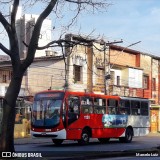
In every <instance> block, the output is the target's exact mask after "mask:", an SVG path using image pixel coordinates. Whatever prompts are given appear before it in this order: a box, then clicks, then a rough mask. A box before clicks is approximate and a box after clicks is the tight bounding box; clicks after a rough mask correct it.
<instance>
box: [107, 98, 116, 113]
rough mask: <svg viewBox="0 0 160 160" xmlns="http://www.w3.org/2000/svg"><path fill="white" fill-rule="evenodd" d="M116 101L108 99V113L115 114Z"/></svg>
mask: <svg viewBox="0 0 160 160" xmlns="http://www.w3.org/2000/svg"><path fill="white" fill-rule="evenodd" d="M117 106H118V101H117V100H115V99H108V113H109V114H116V113H117Z"/></svg>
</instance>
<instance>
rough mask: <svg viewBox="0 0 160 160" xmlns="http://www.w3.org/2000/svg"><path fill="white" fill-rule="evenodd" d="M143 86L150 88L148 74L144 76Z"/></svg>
mask: <svg viewBox="0 0 160 160" xmlns="http://www.w3.org/2000/svg"><path fill="white" fill-rule="evenodd" d="M143 88H144V89H149V76H147V75H144V76H143Z"/></svg>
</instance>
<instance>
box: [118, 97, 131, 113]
mask: <svg viewBox="0 0 160 160" xmlns="http://www.w3.org/2000/svg"><path fill="white" fill-rule="evenodd" d="M119 114H127V115H129V114H130V101H129V100H121V101H120V104H119Z"/></svg>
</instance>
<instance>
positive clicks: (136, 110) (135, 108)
mask: <svg viewBox="0 0 160 160" xmlns="http://www.w3.org/2000/svg"><path fill="white" fill-rule="evenodd" d="M140 113H141V111H140V101H138V100H131V114H132V115H140Z"/></svg>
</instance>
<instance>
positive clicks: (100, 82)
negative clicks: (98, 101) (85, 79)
mask: <svg viewBox="0 0 160 160" xmlns="http://www.w3.org/2000/svg"><path fill="white" fill-rule="evenodd" d="M97 84H98V85H104V70H103V69H101V68H97Z"/></svg>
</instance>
